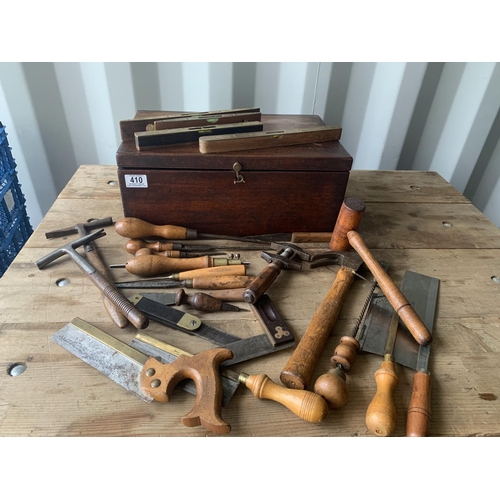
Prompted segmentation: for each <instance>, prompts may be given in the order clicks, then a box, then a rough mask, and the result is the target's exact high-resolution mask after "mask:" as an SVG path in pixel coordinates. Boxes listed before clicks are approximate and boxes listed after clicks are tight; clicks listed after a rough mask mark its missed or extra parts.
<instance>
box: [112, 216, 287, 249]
mask: <svg viewBox="0 0 500 500" xmlns="http://www.w3.org/2000/svg"><path fill="white" fill-rule="evenodd" d="M115 230H116V232H117V233H118V234H119V235H120V236H124V237H125V238H140V239H147V238H151V237H157V238H162V239H166V240H195V239H197V238H204V239H215V240H234V241H244V242H247V243H261V244H262V243H264V244H266V245H269V243H270V242H269V241H266V240H265V239H261V238H258V237H255V238H254V237H252V236H247V237H244V236H243V237H237V236H222V235H217V234H201V233H198V231H197V230H196V229H188V228H186V227H181V226H173V225H169V224H166V225H163V226H159V225H156V224H151V223H149V222H146V221H144V220H142V219H137V218H136V217H125V218H123V219H120V220H117V221H116V223H115ZM273 236H276V239H280V238H279V237H280V235H279V234H277V235H273ZM281 236H283V238H287V237H288V239H289V237H290V235H289V234H283V235H281Z"/></svg>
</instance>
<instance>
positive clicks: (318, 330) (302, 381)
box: [280, 267, 354, 389]
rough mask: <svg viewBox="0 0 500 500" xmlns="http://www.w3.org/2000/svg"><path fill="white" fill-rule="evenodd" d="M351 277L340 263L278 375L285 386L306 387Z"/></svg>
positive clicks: (349, 272) (352, 279)
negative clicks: (331, 282) (328, 287)
mask: <svg viewBox="0 0 500 500" xmlns="http://www.w3.org/2000/svg"><path fill="white" fill-rule="evenodd" d="M353 281H354V273H353V272H352V270H351V269H348V268H346V267H341V268H340V269H339V271H338V273H337V276H336V278H335V281H334V282H333V285H332V287H331V288H330V290H329V291H328V294H327V295H326V297H325V298H324V299H323V302H321V304H320V306H319V307H318V309H317V310H316V312H315V313H314V316H313V318H312V319H311V322H310V323H309V326H308V327H307V329H306V331H305V333H304V335H303V336H302V338H301V339H300V342H299V343H298V344H297V347H296V348H295V351H294V352H293V353H292V356H291V357H290V359H289V360H288V363H287V364H286V365H285V367H284V368H283V370H282V372H281V375H280V379H281V382H282V383H283V384H284V385H285V386H286V387H290V388H291V389H305V388H306V387H307V384H308V383H309V381H310V379H311V376H312V373H313V371H314V368H315V366H316V362H317V361H318V358H319V356H320V354H321V352H322V351H323V348H324V346H325V343H326V341H327V340H328V337H329V336H330V334H331V332H332V330H333V326H334V325H335V322H336V321H337V318H338V315H339V312H340V308H341V306H342V302H343V300H344V298H345V296H346V295H347V291H348V290H349V287H350V286H351V283H352V282H353Z"/></svg>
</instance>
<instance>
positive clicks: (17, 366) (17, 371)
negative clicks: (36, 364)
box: [7, 363, 26, 377]
mask: <svg viewBox="0 0 500 500" xmlns="http://www.w3.org/2000/svg"><path fill="white" fill-rule="evenodd" d="M25 371H26V364H25V363H13V364H12V365H10V366H9V368H7V373H8V374H9V375H10V376H11V377H17V376H18V375H22V374H23V373H24V372H25Z"/></svg>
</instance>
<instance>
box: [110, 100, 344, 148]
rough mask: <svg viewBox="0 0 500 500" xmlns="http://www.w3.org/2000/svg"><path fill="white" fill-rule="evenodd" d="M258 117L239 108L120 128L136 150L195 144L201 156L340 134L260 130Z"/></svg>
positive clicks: (335, 129)
mask: <svg viewBox="0 0 500 500" xmlns="http://www.w3.org/2000/svg"><path fill="white" fill-rule="evenodd" d="M261 116H262V115H261V112H260V108H241V109H231V110H221V111H207V112H203V113H196V114H188V113H177V114H175V115H166V116H163V117H157V118H156V119H151V118H148V119H132V120H125V121H122V122H120V126H121V130H122V137H124V138H127V137H128V136H127V134H129V135H130V136H131V137H133V138H134V140H135V147H136V148H137V150H138V151H146V150H149V149H154V148H163V147H165V146H169V145H172V144H185V143H190V142H191V143H192V142H197V143H199V148H200V153H203V154H205V153H226V152H229V151H243V150H252V149H262V148H271V147H278V146H290V145H294V144H310V143H317V142H327V141H336V140H338V139H339V138H340V135H341V132H342V128H341V127H339V126H337V125H333V126H327V125H324V126H318V127H307V128H302V129H288V130H270V131H264V125H263V123H262V122H261Z"/></svg>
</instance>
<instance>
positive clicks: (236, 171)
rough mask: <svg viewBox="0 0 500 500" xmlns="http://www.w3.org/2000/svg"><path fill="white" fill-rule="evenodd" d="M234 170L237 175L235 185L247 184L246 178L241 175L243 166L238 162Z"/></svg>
mask: <svg viewBox="0 0 500 500" xmlns="http://www.w3.org/2000/svg"><path fill="white" fill-rule="evenodd" d="M233 170H234V172H235V175H236V178H235V180H234V183H235V184H240V183H241V182H245V178H244V177H243V176H242V175H240V171H241V165H240V164H239V163H238V162H236V163H235V164H234V165H233Z"/></svg>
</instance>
